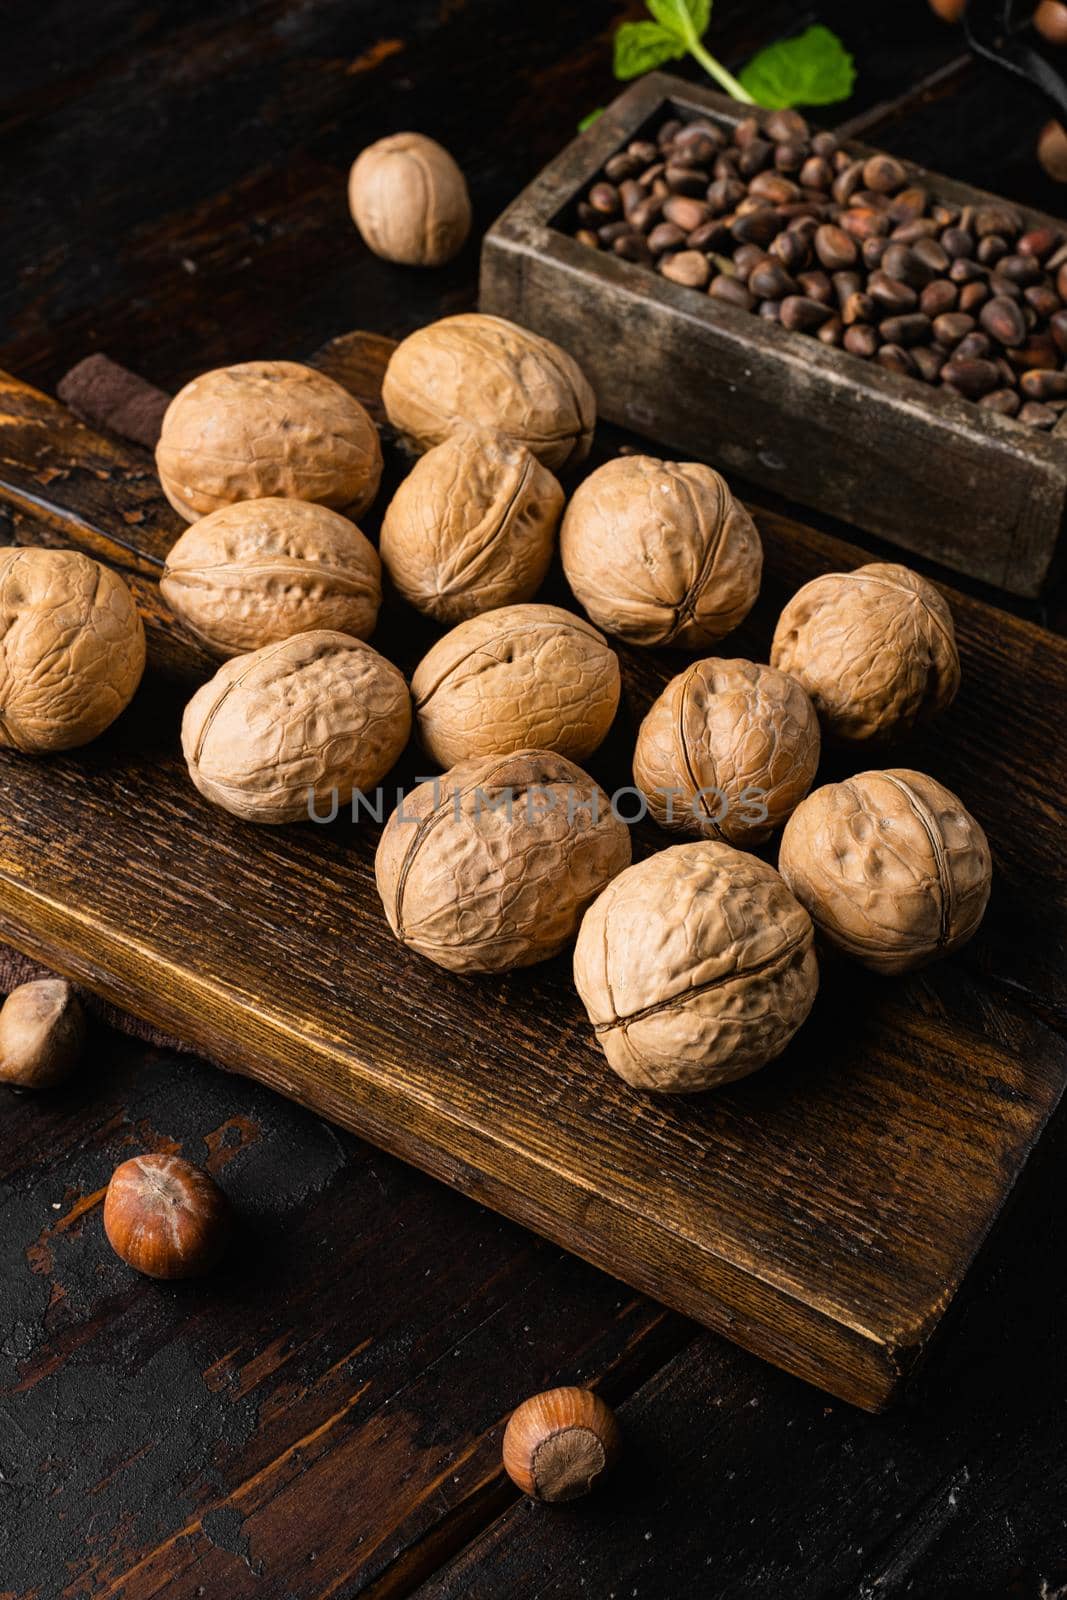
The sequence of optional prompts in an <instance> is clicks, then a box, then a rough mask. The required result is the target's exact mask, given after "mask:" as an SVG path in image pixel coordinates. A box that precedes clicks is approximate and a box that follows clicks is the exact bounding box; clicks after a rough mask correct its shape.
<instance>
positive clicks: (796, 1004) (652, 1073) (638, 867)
mask: <svg viewBox="0 0 1067 1600" xmlns="http://www.w3.org/2000/svg"><path fill="white" fill-rule="evenodd" d="M813 937H814V930H813V928H812V925H811V918H810V917H809V916H808V913H807V912H806V911H805V910H804V908H803V906H802V905H800V903H799V902H798V901H797V900H796V899H795V898H794V897H793V895H792V894H791V893H790V891H789V889H788V888H787V887H786V885H785V883H784V882H783V881H782V879H781V878H780V877H779V876H778V874H777V872H775V871H774V869H773V867H769V866H767V865H766V863H765V862H763V861H760V860H758V859H757V857H755V856H751V855H746V854H743V853H742V852H741V851H739V850H734V849H732V848H731V847H730V846H729V845H727V844H721V843H719V842H718V841H717V840H702V841H700V842H699V843H696V844H679V845H673V846H672V847H671V848H670V849H667V850H661V851H659V852H658V854H656V855H653V856H649V857H648V858H647V859H646V860H644V861H639V862H637V863H635V865H634V866H632V867H628V868H627V869H626V871H625V872H621V873H620V874H619V876H618V877H617V878H613V879H612V881H611V883H609V884H608V886H607V888H606V889H605V890H604V892H603V894H602V895H601V896H600V897H599V899H597V900H595V901H594V902H593V904H592V906H591V907H590V909H589V910H588V911H587V912H586V914H585V917H584V919H583V921H582V926H581V929H580V930H579V933H578V942H577V944H576V945H575V950H574V981H575V984H576V986H577V989H578V993H579V995H580V996H581V998H582V1002H583V1004H584V1005H585V1009H586V1011H587V1012H588V1014H589V1020H590V1022H591V1023H592V1024H593V1027H594V1029H595V1031H596V1036H597V1040H598V1042H599V1044H600V1046H601V1048H602V1049H603V1051H604V1054H605V1055H606V1056H607V1058H608V1063H609V1065H610V1066H611V1067H612V1068H613V1069H614V1071H615V1072H617V1073H618V1074H619V1076H620V1077H621V1078H624V1079H625V1080H626V1082H627V1083H630V1084H632V1085H633V1086H634V1087H635V1088H638V1089H654V1090H659V1091H661V1092H664V1093H671V1094H691V1093H695V1092H696V1091H698V1090H701V1089H711V1088H714V1087H716V1086H717V1085H719V1084H722V1083H729V1082H731V1081H732V1080H733V1079H735V1078H743V1077H746V1076H747V1075H748V1074H749V1073H751V1072H756V1071H757V1070H758V1069H759V1068H760V1067H763V1066H765V1065H766V1064H767V1062H768V1061H772V1060H773V1059H774V1057H775V1056H777V1055H780V1054H781V1052H782V1051H783V1050H784V1049H785V1047H786V1045H787V1044H788V1043H789V1040H790V1039H791V1038H792V1037H793V1034H794V1033H795V1032H796V1030H797V1029H798V1028H799V1027H800V1025H801V1023H802V1022H803V1021H804V1019H805V1017H806V1016H807V1014H808V1012H809V1011H810V1010H811V1006H812V1003H813V1001H814V999H815V992H816V989H817V988H818V968H817V966H816V962H815V956H814V954H813V951H812V941H813Z"/></svg>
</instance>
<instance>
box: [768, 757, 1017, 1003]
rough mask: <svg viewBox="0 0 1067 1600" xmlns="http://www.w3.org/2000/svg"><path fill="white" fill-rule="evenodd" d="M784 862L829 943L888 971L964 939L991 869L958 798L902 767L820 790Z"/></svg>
mask: <svg viewBox="0 0 1067 1600" xmlns="http://www.w3.org/2000/svg"><path fill="white" fill-rule="evenodd" d="M778 866H779V870H780V872H781V874H782V876H783V878H784V879H785V880H786V882H787V883H788V884H789V887H790V888H791V889H792V891H793V893H794V894H795V895H796V897H797V899H798V900H799V901H800V902H801V904H802V905H804V906H806V907H807V909H808V911H809V913H810V915H811V918H812V920H813V922H814V923H815V926H816V927H817V928H818V930H819V932H820V933H821V934H823V935H824V937H825V938H826V939H827V940H828V941H829V943H830V944H832V945H835V946H836V947H837V949H839V950H842V951H844V953H845V954H846V955H850V956H853V957H855V959H856V960H857V961H861V962H862V963H863V965H864V966H865V967H870V968H872V969H873V971H875V972H886V973H895V972H908V971H910V969H911V968H912V967H918V966H922V965H924V964H925V963H926V962H928V961H935V960H937V959H939V958H940V957H941V956H945V955H948V954H949V953H950V952H951V951H953V950H957V949H958V948H959V947H960V945H962V944H966V942H967V940H968V939H969V938H970V937H971V936H972V934H973V933H974V932H975V931H976V929H977V927H978V924H979V923H980V922H981V920H982V915H983V913H984V911H985V908H986V902H987V901H988V899H989V887H990V878H991V875H992V863H991V860H990V856H989V846H988V844H987V843H986V836H985V834H984V833H983V831H982V829H981V827H980V826H979V824H978V823H977V822H976V821H975V820H974V818H973V817H972V816H971V815H970V813H969V812H967V811H965V810H964V808H963V806H962V805H961V803H960V801H959V800H957V798H956V796H955V795H954V794H952V793H951V791H950V790H948V789H946V788H944V787H943V785H942V784H940V783H936V782H935V781H934V779H933V778H928V777H927V776H926V775H925V774H924V773H922V772H911V771H909V770H908V769H907V768H903V767H901V768H895V769H891V770H890V771H888V772H860V773H858V774H857V775H856V776H855V777H854V778H849V779H847V780H846V781H845V782H844V783H828V784H825V785H824V786H823V787H822V788H821V789H816V790H815V792H814V794H810V795H809V796H808V798H807V799H806V800H804V801H803V802H802V803H801V804H800V805H799V806H798V807H797V809H796V811H794V813H793V815H792V817H791V818H790V819H789V822H788V824H787V825H786V829H785V832H784V833H783V835H782V848H781V853H780V858H779V862H778Z"/></svg>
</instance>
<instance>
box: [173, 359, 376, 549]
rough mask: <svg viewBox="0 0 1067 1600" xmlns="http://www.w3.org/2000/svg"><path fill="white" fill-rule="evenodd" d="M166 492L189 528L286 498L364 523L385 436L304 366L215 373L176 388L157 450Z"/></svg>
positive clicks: (261, 365)
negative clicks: (241, 506)
mask: <svg viewBox="0 0 1067 1600" xmlns="http://www.w3.org/2000/svg"><path fill="white" fill-rule="evenodd" d="M156 468H157V470H158V472H159V481H160V484H161V485H162V488H163V493H164V494H165V495H166V497H167V499H168V500H169V501H170V503H171V505H172V506H173V507H174V509H175V511H177V512H178V514H179V515H180V516H183V517H184V518H185V520H186V521H187V522H195V520H196V518H197V517H202V516H206V515H207V513H208V512H210V511H217V510H218V509H219V507H220V506H228V505H232V504H233V502H234V501H235V500H261V499H265V498H272V497H274V496H277V495H280V496H282V497H283V498H285V499H287V500H315V501H318V502H319V503H321V504H322V505H326V506H335V507H337V508H338V509H340V510H343V511H347V512H348V513H349V514H350V515H351V516H353V517H359V516H360V515H361V514H362V513H363V512H364V511H366V510H367V508H368V506H370V504H371V502H372V501H373V499H374V497H375V495H376V494H377V493H378V484H379V482H380V481H381V476H382V448H381V444H380V442H379V440H378V430H377V428H376V427H375V426H374V423H373V422H372V421H371V419H370V417H369V416H368V414H367V412H366V411H365V410H364V409H363V407H362V406H361V405H360V403H359V401H358V400H357V399H356V398H355V396H354V395H351V394H349V392H348V390H347V389H343V388H342V387H341V385H340V384H339V383H335V382H334V380H333V379H332V378H328V377H327V376H326V375H325V373H322V372H316V371H315V370H314V368H312V367H305V366H301V364H300V363H299V362H297V361H244V362H241V363H239V364H238V365H237V366H234V367H216V368H215V369H214V371H212V372H205V373H202V374H201V376H200V377H199V378H194V379H193V380H192V382H191V383H187V384H186V385H185V388H184V389H179V391H178V393H177V394H176V395H175V396H174V399H173V400H172V401H171V403H170V405H169V406H168V407H167V410H166V412H165V414H164V417H163V430H162V432H161V434H160V436H159V443H158V444H157V446H156Z"/></svg>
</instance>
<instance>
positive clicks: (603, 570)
mask: <svg viewBox="0 0 1067 1600" xmlns="http://www.w3.org/2000/svg"><path fill="white" fill-rule="evenodd" d="M560 551H561V553H562V556H563V570H564V571H565V572H566V574H567V582H568V583H569V584H570V586H571V588H572V589H573V590H574V593H575V594H576V595H577V597H578V599H579V600H580V601H581V603H582V605H583V606H584V607H585V609H586V611H588V613H589V615H590V616H591V617H592V619H593V621H594V622H595V623H596V624H597V626H598V627H600V628H603V629H604V631H605V633H613V634H616V635H617V636H618V637H619V638H620V639H628V640H629V641H630V642H631V643H632V644H642V645H674V646H677V647H679V648H684V649H687V650H702V649H704V648H705V647H706V646H707V645H710V644H714V643H715V641H716V640H717V639H721V638H722V637H723V635H724V634H727V633H729V632H731V630H732V629H734V628H736V627H737V625H738V624H739V623H740V622H742V621H743V620H744V618H745V617H746V616H747V615H748V613H749V611H750V610H751V609H752V606H753V604H754V603H755V600H756V596H757V595H758V594H759V586H760V574H761V572H762V569H763V546H762V545H761V544H760V539H759V534H758V533H757V532H756V529H755V525H754V524H753V521H752V518H751V517H750V516H749V514H748V512H747V511H746V510H745V508H744V506H743V505H741V503H740V501H738V500H735V499H734V497H733V495H732V494H731V493H730V490H729V487H728V486H727V484H726V482H725V480H724V479H723V478H721V477H720V476H719V474H718V473H717V472H713V471H712V469H711V468H710V467H703V466H700V465H699V464H698V463H697V462H689V461H657V460H655V459H654V457H652V456H619V457H618V459H617V460H615V461H608V462H606V463H605V465H604V466H602V467H598V469H597V470H596V472H594V473H591V474H590V476H589V477H588V478H586V480H585V482H584V483H583V484H582V485H581V486H580V487H579V489H578V490H577V491H576V493H575V494H574V496H573V498H572V500H571V502H570V504H569V505H568V507H567V510H566V513H565V515H564V518H563V526H562V528H561V530H560Z"/></svg>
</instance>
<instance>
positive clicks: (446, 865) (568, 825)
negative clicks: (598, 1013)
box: [374, 750, 630, 972]
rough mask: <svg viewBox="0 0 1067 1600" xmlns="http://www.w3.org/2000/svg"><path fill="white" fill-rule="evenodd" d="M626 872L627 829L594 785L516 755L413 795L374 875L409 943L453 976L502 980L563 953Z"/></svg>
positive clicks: (390, 830)
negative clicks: (501, 975)
mask: <svg viewBox="0 0 1067 1600" xmlns="http://www.w3.org/2000/svg"><path fill="white" fill-rule="evenodd" d="M629 864H630V833H629V829H628V828H627V826H626V824H625V823H624V822H621V821H620V820H619V819H618V818H617V817H616V816H615V815H614V814H613V813H612V810H611V806H610V802H609V800H608V797H607V795H606V794H605V793H604V791H603V790H602V789H601V788H599V786H598V785H597V784H596V783H595V782H594V781H593V779H592V778H590V777H589V776H588V774H587V773H585V772H583V771H582V769H581V767H577V766H575V765H574V763H573V762H572V761H568V760H567V759H566V757H565V756H561V755H556V754H555V753H554V752H552V751H548V750H520V751H516V752H515V753H514V754H513V755H508V756H493V757H491V758H490V759H489V760H478V761H468V762H463V763H461V764H460V765H459V766H458V767H454V768H453V769H452V771H451V772H446V773H445V775H444V777H442V778H439V779H435V780H433V781H432V782H430V783H424V784H421V785H420V786H419V788H417V789H415V790H414V791H413V793H411V794H410V795H405V796H404V802H403V805H402V806H399V807H398V808H397V810H396V811H394V813H393V815H392V817H391V818H390V819H389V822H388V823H387V825H386V827H385V831H384V832H383V834H382V836H381V840H380V841H379V844H378V852H377V855H376V857H375V861H374V872H375V878H376V880H377V884H378V893H379V894H380V895H381V899H382V905H383V906H384V907H385V914H386V917H387V919H388V921H389V926H390V927H391V928H392V930H393V932H394V934H395V935H396V937H397V938H398V939H399V940H400V941H401V943H402V944H406V945H408V946H409V947H410V948H411V949H412V950H417V951H418V952H419V954H420V955H423V956H426V957H427V958H428V959H429V960H430V961H434V962H436V963H437V965H438V966H440V967H446V968H448V969H449V970H450V971H452V972H504V971H507V970H508V969H509V968H511V967H527V966H530V965H532V964H533V963H534V962H536V961H547V960H548V959H549V958H550V957H551V956H554V955H557V954H558V953H559V951H560V950H562V949H563V948H564V946H565V945H567V944H569V943H570V942H571V940H572V939H573V938H574V936H575V934H576V933H577V931H578V924H579V922H580V921H581V919H582V915H583V913H584V911H585V909H586V907H587V906H588V905H589V904H590V903H591V902H592V901H593V900H595V899H596V896H597V895H598V894H599V893H600V891H601V890H602V889H603V888H604V886H605V885H606V884H607V883H609V882H610V881H611V879H612V878H613V877H614V876H615V874H616V873H618V872H621V871H622V869H623V868H624V867H626V866H629Z"/></svg>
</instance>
